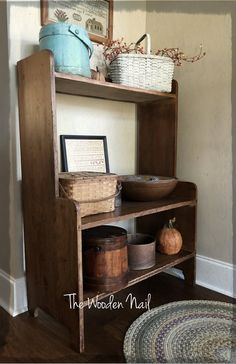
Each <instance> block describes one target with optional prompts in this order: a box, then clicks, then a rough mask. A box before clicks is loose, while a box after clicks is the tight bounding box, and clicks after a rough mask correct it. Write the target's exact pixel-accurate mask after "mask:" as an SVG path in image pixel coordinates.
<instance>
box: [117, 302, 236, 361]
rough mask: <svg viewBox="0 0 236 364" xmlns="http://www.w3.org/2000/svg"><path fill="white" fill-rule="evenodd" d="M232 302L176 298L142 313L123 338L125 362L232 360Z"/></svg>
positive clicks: (235, 321) (235, 310) (235, 324)
mask: <svg viewBox="0 0 236 364" xmlns="http://www.w3.org/2000/svg"><path fill="white" fill-rule="evenodd" d="M235 315H236V305H233V304H230V303H223V302H216V301H179V302H172V303H170V304H167V305H163V306H160V307H157V308H154V309H151V310H150V311H147V312H145V313H144V314H142V315H141V316H140V317H139V318H138V319H137V320H135V321H134V322H133V324H132V325H131V326H130V327H129V329H128V331H127V332H126V335H125V340H124V355H125V358H126V361H127V362H128V363H236V317H235Z"/></svg>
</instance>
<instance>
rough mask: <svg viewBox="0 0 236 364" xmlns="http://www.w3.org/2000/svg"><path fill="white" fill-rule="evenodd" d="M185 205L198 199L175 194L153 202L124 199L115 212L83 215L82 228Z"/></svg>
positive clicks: (192, 203)
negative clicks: (184, 197)
mask: <svg viewBox="0 0 236 364" xmlns="http://www.w3.org/2000/svg"><path fill="white" fill-rule="evenodd" d="M184 206H196V200H195V199H187V198H186V199H183V197H182V198H181V197H179V198H177V197H176V196H173V197H169V198H168V199H162V200H159V201H151V202H133V201H122V205H121V207H119V208H116V209H115V210H114V211H113V212H108V213H103V214H97V215H90V216H86V217H83V218H82V230H85V229H89V228H92V227H96V226H100V225H103V224H110V223H113V222H116V221H121V220H128V219H133V218H136V217H140V216H145V215H151V214H155V213H158V212H162V211H167V210H172V209H176V208H179V207H184Z"/></svg>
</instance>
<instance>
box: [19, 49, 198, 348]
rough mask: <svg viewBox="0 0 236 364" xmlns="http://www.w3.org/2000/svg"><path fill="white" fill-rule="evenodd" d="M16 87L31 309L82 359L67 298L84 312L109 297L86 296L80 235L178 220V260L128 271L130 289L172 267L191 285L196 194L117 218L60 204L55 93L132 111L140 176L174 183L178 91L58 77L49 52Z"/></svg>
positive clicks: (181, 185)
mask: <svg viewBox="0 0 236 364" xmlns="http://www.w3.org/2000/svg"><path fill="white" fill-rule="evenodd" d="M18 80H19V110H20V138H21V157H22V176H23V177H22V193H23V213H24V234H25V250H26V273H27V290H28V307H29V311H30V312H31V313H33V314H34V313H35V310H36V309H37V308H38V307H39V308H41V309H42V310H44V311H45V312H47V313H49V314H50V315H51V316H53V317H54V318H56V319H57V320H59V321H60V322H62V323H63V324H64V325H66V326H67V327H68V328H69V329H70V331H71V337H72V340H73V346H74V348H75V349H77V350H78V351H81V352H82V351H83V350H84V310H83V309H75V310H70V309H69V305H68V298H66V297H64V294H66V293H77V298H76V300H77V301H79V302H84V304H85V305H86V302H87V298H88V297H89V298H92V297H96V296H97V295H98V297H99V299H102V298H105V297H106V296H108V295H109V294H110V293H104V292H92V291H87V290H84V289H83V262H82V239H81V231H82V230H83V229H88V228H91V227H95V226H100V225H103V224H108V223H112V222H117V221H121V220H128V219H133V218H136V222H137V224H136V226H137V231H140V232H144V233H154V232H156V231H157V230H158V229H159V228H161V227H162V226H163V224H164V223H165V222H166V221H167V220H168V219H169V218H171V217H173V216H176V218H177V221H178V225H179V230H180V231H181V234H182V236H183V249H182V250H181V252H180V253H179V254H177V255H174V256H167V255H161V254H159V253H157V254H156V265H155V266H154V267H152V268H150V269H147V270H141V271H130V273H129V282H128V286H131V285H133V284H136V283H137V282H140V281H142V280H145V279H147V278H149V277H151V276H153V275H155V274H157V273H159V272H161V271H163V270H164V269H166V268H170V267H177V268H179V269H181V270H182V271H183V273H184V276H185V279H186V282H187V283H188V284H193V283H194V281H195V226H196V203H197V201H196V186H195V185H194V184H193V183H189V182H181V181H179V182H178V185H177V188H176V189H175V191H174V192H173V193H172V194H171V195H170V196H168V197H167V198H165V199H163V200H159V201H153V202H128V201H123V202H122V206H121V207H119V208H116V210H115V211H114V212H111V213H103V214H98V215H93V216H86V217H83V218H81V217H80V206H79V203H76V202H74V201H71V200H68V199H64V198H61V197H59V183H58V173H59V172H58V150H57V148H58V145H57V144H58V143H57V131H56V128H57V125H56V103H55V95H56V92H58V93H63V94H70V95H79V96H85V97H93V98H100V99H106V100H115V101H117V102H119V101H122V102H131V103H135V104H136V108H137V123H138V132H137V173H139V174H151V175H164V176H175V174H176V134H177V111H178V87H177V83H176V82H175V81H174V82H173V87H172V89H173V90H172V93H169V94H168V93H162V92H157V91H152V90H143V89H136V88H130V87H125V86H122V85H117V84H112V83H108V82H100V81H95V80H90V79H87V78H84V77H79V76H74V75H68V74H60V73H56V72H55V71H54V60H53V55H52V53H51V52H50V51H47V50H44V51H40V52H38V53H35V54H33V55H32V56H30V57H28V58H26V59H24V60H22V61H20V62H18ZM78 106H79V105H78ZM128 286H126V287H128ZM111 293H114V292H111Z"/></svg>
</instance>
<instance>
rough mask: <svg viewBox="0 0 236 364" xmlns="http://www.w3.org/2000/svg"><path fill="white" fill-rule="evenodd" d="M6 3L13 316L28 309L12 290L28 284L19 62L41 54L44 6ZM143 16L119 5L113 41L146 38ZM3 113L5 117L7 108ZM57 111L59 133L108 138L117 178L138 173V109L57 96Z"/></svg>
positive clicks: (142, 7) (8, 281)
mask: <svg viewBox="0 0 236 364" xmlns="http://www.w3.org/2000/svg"><path fill="white" fill-rule="evenodd" d="M7 3H8V14H9V22H8V39H9V69H10V71H9V76H10V93H11V94H10V104H11V115H10V123H8V127H9V130H10V138H9V136H8V137H7V136H6V138H5V139H6V144H5V145H4V148H5V152H6V153H9V154H10V163H9V166H10V193H9V196H10V212H9V220H10V222H9V223H6V227H7V230H8V231H9V235H10V243H9V239H8V241H6V244H7V248H6V249H4V254H5V256H4V257H2V259H1V260H0V288H1V287H6V285H9V287H10V289H11V293H10V294H8V295H7V297H4V299H5V302H4V307H5V308H7V309H8V310H9V311H10V312H11V313H12V314H13V315H14V314H16V313H19V312H21V311H22V310H23V306H24V307H25V304H26V301H25V297H23V298H22V297H15V296H16V295H15V291H14V290H15V289H16V285H17V284H18V282H19V285H20V286H21V292H18V294H19V295H20V296H21V293H22V295H23V296H24V295H25V292H24V289H25V288H22V284H23V286H24V280H22V277H24V253H23V232H22V230H23V229H22V206H21V162H20V143H19V120H18V106H17V104H18V101H17V75H16V63H17V61H18V60H20V59H22V58H25V57H27V56H28V55H30V54H32V53H33V52H34V51H37V45H38V33H39V30H40V6H39V1H11V0H8V2H7ZM145 11H146V3H145V2H140V1H137V2H136V1H130V2H124V3H122V2H120V1H115V2H114V38H117V37H121V35H122V36H124V37H125V38H126V39H127V40H129V39H130V40H136V39H137V38H138V37H139V36H140V33H141V34H143V33H145V28H146V12H145ZM0 19H1V18H0ZM137 20H138V22H139V27H138V28H137V27H136V21H137ZM131 29H132V31H131ZM133 37H134V39H133ZM4 72H6V75H7V74H8V73H7V69H6V65H5V67H4ZM1 91H3V90H1ZM8 99H9V98H8ZM7 106H8V105H7V103H5V105H4V107H3V109H4V108H5V109H6V108H7ZM5 111H6V112H7V109H6V110H5ZM57 111H58V112H57V117H58V134H89V135H92V134H97V135H98V134H99V135H107V138H108V148H109V157H110V169H111V171H112V172H116V173H132V172H133V171H134V168H135V133H136V123H135V108H134V105H132V104H128V103H118V102H111V101H100V100H94V99H87V98H82V97H73V96H66V95H58V96H57ZM6 133H7V127H6ZM6 178H7V177H6ZM4 194H5V191H4ZM4 194H3V195H4ZM5 196H7V194H5ZM7 205H9V203H7ZM0 208H2V210H3V211H4V209H5V207H3V206H2V205H1V206H0ZM10 251H11V253H10ZM1 261H4V262H6V264H5V265H3V264H1ZM1 269H2V271H1ZM5 270H6V272H5ZM1 282H2V283H1ZM4 291H6V289H4V290H2V292H4ZM10 296H11V297H10ZM17 299H20V301H17ZM16 302H20V305H21V306H22V307H20V308H19V307H18V308H17V307H16ZM0 304H1V302H0ZM9 305H11V307H10V308H9V307H7V306H9Z"/></svg>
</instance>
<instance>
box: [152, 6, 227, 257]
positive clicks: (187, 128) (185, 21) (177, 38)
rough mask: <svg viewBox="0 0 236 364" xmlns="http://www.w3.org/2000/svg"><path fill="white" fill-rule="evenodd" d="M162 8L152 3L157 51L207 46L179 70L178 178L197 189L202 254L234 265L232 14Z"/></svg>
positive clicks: (191, 50)
mask: <svg viewBox="0 0 236 364" xmlns="http://www.w3.org/2000/svg"><path fill="white" fill-rule="evenodd" d="M176 3H177V2H176ZM178 3H180V2H178ZM158 5H159V6H158ZM163 6H164V5H163ZM160 7H161V5H160V2H148V8H147V9H148V12H147V31H148V32H150V33H151V35H152V39H153V49H155V48H162V47H180V48H181V49H182V50H184V52H185V53H186V54H190V55H191V54H196V53H197V52H198V46H199V45H200V44H201V43H203V45H204V49H205V50H206V52H207V55H206V57H205V58H204V59H202V60H201V61H199V62H197V63H194V64H185V65H183V66H182V67H180V68H177V67H176V72H175V77H176V79H177V80H178V81H179V129H178V144H177V145H178V148H177V149H178V153H177V174H178V177H179V178H182V179H186V180H190V181H194V182H195V183H196V184H197V186H198V198H199V203H198V228H197V252H198V254H200V255H203V256H207V257H211V258H214V259H219V260H222V261H225V262H229V263H230V262H232V249H233V224H232V108H231V79H232V42H231V38H232V23H231V14H230V13H228V14H227V13H226V14H221V15H220V14H215V13H214V7H213V8H212V14H204V13H203V11H201V10H200V9H199V13H194V12H193V13H185V12H184V11H181V10H178V11H177V12H175V11H173V12H172V11H170V12H169V11H166V12H164V11H163V9H162V11H161V12H160V10H159V9H160ZM203 8H204V7H203Z"/></svg>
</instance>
